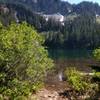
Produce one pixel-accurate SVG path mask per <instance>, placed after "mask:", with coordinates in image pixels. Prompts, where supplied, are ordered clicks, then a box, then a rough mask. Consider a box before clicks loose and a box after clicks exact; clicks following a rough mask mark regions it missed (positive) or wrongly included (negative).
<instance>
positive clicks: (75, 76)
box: [65, 68, 98, 96]
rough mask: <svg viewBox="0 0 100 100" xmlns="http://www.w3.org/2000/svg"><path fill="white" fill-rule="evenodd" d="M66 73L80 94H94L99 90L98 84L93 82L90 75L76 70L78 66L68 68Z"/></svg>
mask: <svg viewBox="0 0 100 100" xmlns="http://www.w3.org/2000/svg"><path fill="white" fill-rule="evenodd" d="M65 75H66V77H67V80H68V82H69V84H70V85H71V86H72V88H73V90H75V91H76V92H78V93H79V94H80V95H89V96H91V95H92V96H93V95H95V92H96V91H97V90H98V85H97V84H95V83H91V78H90V76H89V77H88V76H86V75H82V74H81V72H80V71H78V70H76V68H68V69H66V71H65Z"/></svg>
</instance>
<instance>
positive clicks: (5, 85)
mask: <svg viewBox="0 0 100 100" xmlns="http://www.w3.org/2000/svg"><path fill="white" fill-rule="evenodd" d="M43 43H44V38H43V37H42V36H40V35H39V34H38V33H37V32H36V31H35V29H34V28H33V27H31V26H29V25H27V24H26V23H22V24H14V23H13V24H11V25H10V26H8V27H5V26H3V25H2V24H0V94H2V95H3V96H5V97H8V98H10V99H11V100H14V99H15V98H17V97H18V98H23V97H24V96H25V97H28V96H29V95H30V93H32V92H33V91H36V90H38V89H39V88H40V87H41V86H42V85H43V82H44V78H45V75H46V73H47V72H48V71H49V70H51V68H52V67H53V61H52V60H51V59H50V58H48V52H47V50H46V49H45V47H43V46H42V45H43Z"/></svg>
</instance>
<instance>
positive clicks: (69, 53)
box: [48, 49, 93, 60]
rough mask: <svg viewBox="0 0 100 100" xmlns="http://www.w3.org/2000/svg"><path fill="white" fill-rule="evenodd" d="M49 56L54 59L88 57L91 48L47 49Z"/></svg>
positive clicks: (90, 56) (90, 53)
mask: <svg viewBox="0 0 100 100" xmlns="http://www.w3.org/2000/svg"><path fill="white" fill-rule="evenodd" d="M48 51H49V56H50V57H51V58H52V59H54V60H58V59H82V58H84V59H89V58H92V52H93V50H86V49H48Z"/></svg>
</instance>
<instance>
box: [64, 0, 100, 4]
mask: <svg viewBox="0 0 100 100" xmlns="http://www.w3.org/2000/svg"><path fill="white" fill-rule="evenodd" d="M62 1H68V2H70V3H75V4H77V3H80V2H82V1H92V2H97V3H99V5H100V0H62Z"/></svg>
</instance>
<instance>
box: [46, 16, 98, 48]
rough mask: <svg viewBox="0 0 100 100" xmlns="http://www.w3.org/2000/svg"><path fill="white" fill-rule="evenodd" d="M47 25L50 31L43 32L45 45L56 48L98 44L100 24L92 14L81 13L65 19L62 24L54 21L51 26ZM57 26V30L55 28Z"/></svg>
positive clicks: (96, 45)
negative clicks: (71, 18)
mask: <svg viewBox="0 0 100 100" xmlns="http://www.w3.org/2000/svg"><path fill="white" fill-rule="evenodd" d="M49 25H50V24H49ZM49 25H48V26H46V27H49V29H48V30H50V31H49V32H47V33H46V32H45V37H46V42H45V43H46V45H47V46H50V47H57V48H59V47H63V48H95V47H98V46H100V24H99V23H97V22H96V17H95V16H94V15H91V14H82V15H80V16H78V17H77V18H75V19H74V20H73V21H66V22H65V25H64V26H62V25H59V24H57V23H54V22H53V23H52V25H51V26H49ZM52 26H54V27H56V28H54V27H52ZM51 28H52V30H51ZM57 28H58V30H56V29H57ZM46 29H47V28H46Z"/></svg>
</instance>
